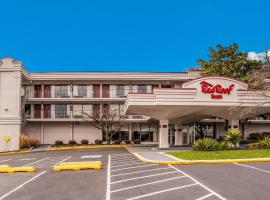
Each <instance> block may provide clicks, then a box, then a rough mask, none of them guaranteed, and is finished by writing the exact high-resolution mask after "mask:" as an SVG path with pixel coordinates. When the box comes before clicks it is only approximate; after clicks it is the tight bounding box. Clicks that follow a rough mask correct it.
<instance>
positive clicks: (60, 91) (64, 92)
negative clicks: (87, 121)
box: [55, 85, 69, 98]
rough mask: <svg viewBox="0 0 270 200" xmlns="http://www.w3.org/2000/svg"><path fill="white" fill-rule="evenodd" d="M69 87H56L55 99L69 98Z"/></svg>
mask: <svg viewBox="0 0 270 200" xmlns="http://www.w3.org/2000/svg"><path fill="white" fill-rule="evenodd" d="M68 89H69V87H68V85H56V86H55V97H56V98H60V97H68V96H69V92H68Z"/></svg>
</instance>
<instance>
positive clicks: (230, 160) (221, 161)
mask: <svg viewBox="0 0 270 200" xmlns="http://www.w3.org/2000/svg"><path fill="white" fill-rule="evenodd" d="M133 154H134V155H135V156H136V157H137V158H138V159H139V160H141V161H143V162H148V163H155V164H165V165H195V164H226V163H243V162H270V158H251V159H223V160H185V161H162V160H149V159H146V158H144V157H143V156H142V155H140V154H139V153H133Z"/></svg>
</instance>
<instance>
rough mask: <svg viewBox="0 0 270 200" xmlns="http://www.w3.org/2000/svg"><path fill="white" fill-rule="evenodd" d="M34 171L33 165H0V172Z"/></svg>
mask: <svg viewBox="0 0 270 200" xmlns="http://www.w3.org/2000/svg"><path fill="white" fill-rule="evenodd" d="M35 171H36V168H35V167H34V166H26V167H11V166H2V167H0V173H14V172H35Z"/></svg>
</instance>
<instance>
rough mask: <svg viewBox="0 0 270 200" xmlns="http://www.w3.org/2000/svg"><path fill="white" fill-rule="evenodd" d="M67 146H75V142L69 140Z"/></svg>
mask: <svg viewBox="0 0 270 200" xmlns="http://www.w3.org/2000/svg"><path fill="white" fill-rule="evenodd" d="M68 144H70V145H75V144H77V142H76V141H75V140H69V141H68Z"/></svg>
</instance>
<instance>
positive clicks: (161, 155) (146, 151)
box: [127, 147, 190, 161]
mask: <svg viewBox="0 0 270 200" xmlns="http://www.w3.org/2000/svg"><path fill="white" fill-rule="evenodd" d="M127 149H128V151H129V152H130V153H139V154H140V155H141V156H142V157H143V158H144V159H146V160H151V161H157V160H158V161H182V160H181V159H178V158H175V157H174V156H170V155H167V154H165V152H168V151H179V150H188V149H190V147H175V148H170V149H158V148H156V147H129V148H127Z"/></svg>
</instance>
